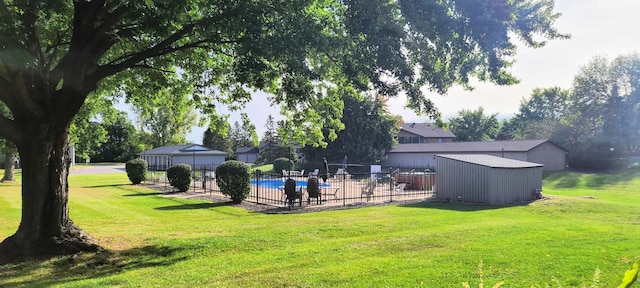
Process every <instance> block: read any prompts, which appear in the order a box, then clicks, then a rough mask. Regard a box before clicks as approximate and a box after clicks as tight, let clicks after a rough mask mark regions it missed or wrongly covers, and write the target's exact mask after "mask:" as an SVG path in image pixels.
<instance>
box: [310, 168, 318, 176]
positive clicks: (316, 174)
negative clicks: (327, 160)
mask: <svg viewBox="0 0 640 288" xmlns="http://www.w3.org/2000/svg"><path fill="white" fill-rule="evenodd" d="M318 173H320V169H316V170H313V172H311V173H309V177H311V176H316V177H318Z"/></svg>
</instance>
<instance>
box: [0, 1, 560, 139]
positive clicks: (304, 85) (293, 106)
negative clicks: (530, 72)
mask: <svg viewBox="0 0 640 288" xmlns="http://www.w3.org/2000/svg"><path fill="white" fill-rule="evenodd" d="M553 7H554V2H553V1H552V0H538V1H535V0H521V1H508V0H498V1H484V0H460V1H437V0H429V1H424V0H420V1H419V0H397V1H388V0H371V1H355V0H345V1H337V0H286V1H285V0H270V1H266V0H264V1H263V0H257V1H228V0H209V1H201V0H182V1H176V0H146V1H125V0H119V1H104V0H94V1H63V0H51V1H27V2H24V1H15V0H2V1H0V35H1V36H2V37H0V86H2V87H7V89H3V90H2V91H0V100H1V101H2V102H4V103H5V104H6V105H7V106H8V107H9V108H10V110H11V111H12V114H13V118H14V119H15V121H12V119H11V118H7V117H0V135H3V136H6V137H9V138H11V139H18V138H20V137H25V135H24V134H23V133H21V131H24V130H23V129H20V127H19V126H20V125H22V124H23V123H27V122H28V121H31V120H37V121H39V122H46V121H47V120H51V119H54V120H55V122H54V123H62V124H64V125H68V123H70V121H71V119H72V118H73V116H74V115H75V113H76V112H77V111H78V110H79V109H80V107H81V106H82V104H83V103H84V101H85V99H86V97H87V96H88V95H89V94H90V93H91V92H97V93H95V95H110V96H118V95H123V94H124V95H125V96H126V97H127V101H128V102H129V103H132V104H133V105H138V106H144V105H148V102H147V101H146V99H148V98H150V97H153V95H157V91H160V90H161V89H162V88H164V87H166V86H167V85H168V84H169V83H172V85H173V86H174V87H176V86H184V87H187V88H191V86H193V87H192V88H193V95H192V101H194V102H195V103H196V104H197V106H198V107H199V108H200V110H201V111H202V112H203V113H204V114H203V115H212V116H214V117H215V116H219V115H218V114H217V111H216V105H217V104H219V103H224V104H228V105H231V106H232V107H234V108H240V107H242V105H243V104H244V103H246V102H247V101H248V100H249V99H251V92H252V91H253V90H254V89H260V90H263V91H265V92H268V93H271V94H272V95H273V96H270V97H271V100H272V101H273V102H274V103H279V104H282V107H283V111H282V112H283V114H284V115H285V116H287V117H288V118H289V119H290V121H292V123H293V124H292V125H291V127H293V128H294V129H293V131H292V133H293V136H294V138H295V139H296V140H297V141H298V142H300V143H301V144H304V143H305V140H306V139H310V142H312V143H319V144H322V143H324V139H323V137H322V136H323V134H322V128H323V127H328V128H330V129H332V130H333V131H335V130H336V129H340V128H341V125H340V123H339V121H336V120H335V119H339V118H340V117H341V110H340V108H341V105H342V104H341V96H342V95H344V94H345V93H351V94H354V95H355V93H356V92H357V91H359V90H360V91H362V90H370V89H375V90H377V91H378V92H379V93H381V94H382V95H385V96H396V95H397V94H398V93H400V92H401V91H404V92H406V94H407V96H408V98H409V107H411V108H413V109H414V110H416V111H418V112H421V113H427V114H429V115H431V116H433V117H436V118H438V117H439V113H438V112H437V109H436V108H435V107H434V105H433V103H432V102H431V101H430V100H429V99H427V98H426V97H425V96H424V94H423V92H422V90H421V88H422V87H427V88H428V89H430V90H432V91H436V92H439V93H444V92H446V90H447V89H448V88H449V87H450V86H451V85H452V84H456V83H458V84H462V85H465V86H466V85H467V83H468V81H469V79H470V77H477V78H479V79H481V80H486V81H491V82H494V83H497V84H511V83H515V82H516V81H517V80H516V78H515V77H514V76H513V75H511V74H510V73H509V72H508V71H507V69H508V68H509V66H511V64H512V62H513V60H512V57H513V55H514V54H515V52H516V45H515V43H514V40H512V39H511V38H510V36H511V35H517V36H518V37H519V38H520V39H521V40H522V41H523V42H524V43H525V44H526V45H529V46H533V47H539V46H542V45H544V44H545V41H546V40H548V39H557V38H566V37H567V36H566V35H563V34H560V33H559V32H558V31H556V29H555V28H554V27H553V26H552V25H553V23H554V21H555V20H556V19H557V18H558V17H559V14H558V13H555V12H554V11H553ZM178 72H179V73H178ZM177 74H179V77H176V75H177ZM175 78H179V79H178V81H177V83H174V81H173V79H175ZM13 83H17V84H16V85H10V84H13ZM212 87H215V89H212ZM332 90H336V92H334V93H330V91H332ZM90 97H95V96H90ZM329 136H330V137H335V134H334V133H330V134H329Z"/></svg>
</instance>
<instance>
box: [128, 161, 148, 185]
mask: <svg viewBox="0 0 640 288" xmlns="http://www.w3.org/2000/svg"><path fill="white" fill-rule="evenodd" d="M147 167H148V166H147V161H144V159H142V158H136V159H131V160H129V161H127V163H125V164H124V168H125V170H126V171H127V177H129V181H131V183H133V184H140V183H141V182H142V181H144V180H146V179H147Z"/></svg>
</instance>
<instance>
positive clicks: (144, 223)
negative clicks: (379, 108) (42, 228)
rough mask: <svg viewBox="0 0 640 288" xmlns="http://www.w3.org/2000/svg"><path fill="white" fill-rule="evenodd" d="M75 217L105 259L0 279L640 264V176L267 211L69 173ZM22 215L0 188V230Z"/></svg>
mask: <svg viewBox="0 0 640 288" xmlns="http://www.w3.org/2000/svg"><path fill="white" fill-rule="evenodd" d="M69 182H70V185H71V188H70V189H71V191H70V211H71V212H70V213H71V217H72V219H73V220H74V222H75V223H77V224H78V225H79V226H81V227H82V228H84V229H85V230H86V231H87V232H88V233H89V234H91V235H92V236H94V237H95V238H96V239H97V240H98V241H99V242H100V243H101V244H102V245H103V246H105V247H106V248H109V249H110V250H111V253H103V254H97V255H96V254H83V255H78V256H76V257H69V256H65V257H54V258H49V259H42V260H32V261H28V262H23V263H19V264H10V265H4V266H0V286H2V287H4V286H8V287H13V286H54V287H94V286H118V287H130V286H134V287H176V286H178V287H185V286H194V287H200V286H210V287H283V286H284V287H461V286H462V283H463V282H469V284H471V287H478V286H479V284H480V276H479V275H478V274H479V273H478V269H477V267H478V264H479V263H480V262H481V261H482V263H483V267H482V270H483V273H482V278H483V281H484V283H485V285H488V286H491V285H493V284H495V283H498V282H504V285H503V287H531V286H535V287H546V285H549V286H550V287H560V286H562V287H576V286H582V285H583V284H584V285H587V286H590V285H591V284H592V283H593V282H594V281H593V278H594V274H596V270H598V271H599V282H600V285H601V286H600V287H615V286H617V285H618V284H619V282H620V280H621V279H622V276H623V273H624V271H625V270H627V269H630V268H631V265H632V263H633V262H634V261H638V260H640V246H639V245H638V243H640V194H639V192H638V191H637V188H636V187H640V173H636V172H623V173H618V174H603V175H592V174H580V173H570V172H563V173H558V174H552V175H548V176H546V178H545V182H544V193H545V195H547V196H550V197H552V198H553V199H552V200H545V201H537V202H533V203H530V204H527V205H517V206H506V207H495V206H477V205H456V204H448V203H421V204H413V205H398V206H393V205H391V206H378V207H369V208H361V209H351V210H340V211H325V212H316V213H303V214H274V215H267V214H262V213H255V212H251V211H245V210H242V209H239V208H236V207H233V206H229V205H224V204H212V203H208V202H205V201H195V200H186V199H176V198H165V197H163V195H161V194H159V193H157V192H156V191H153V190H149V189H147V188H144V187H141V186H132V185H129V184H128V180H127V179H126V175H125V173H122V174H106V175H72V176H71V177H70V181H69ZM19 218H20V191H19V186H18V184H16V183H13V184H7V183H2V184H0V238H5V237H7V236H9V235H11V234H12V233H13V232H14V231H15V229H16V228H17V227H18V224H19V220H20V219H19Z"/></svg>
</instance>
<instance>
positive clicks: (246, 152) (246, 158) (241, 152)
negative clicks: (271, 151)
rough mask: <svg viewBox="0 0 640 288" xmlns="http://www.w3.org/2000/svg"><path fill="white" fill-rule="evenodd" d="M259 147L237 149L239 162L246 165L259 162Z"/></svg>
mask: <svg viewBox="0 0 640 288" xmlns="http://www.w3.org/2000/svg"><path fill="white" fill-rule="evenodd" d="M258 152H260V149H258V147H238V148H237V149H236V157H237V158H238V161H240V162H244V163H254V162H256V160H258Z"/></svg>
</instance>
